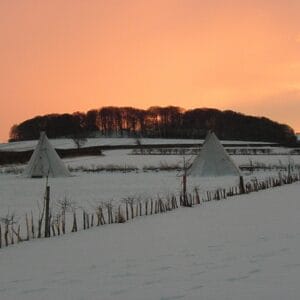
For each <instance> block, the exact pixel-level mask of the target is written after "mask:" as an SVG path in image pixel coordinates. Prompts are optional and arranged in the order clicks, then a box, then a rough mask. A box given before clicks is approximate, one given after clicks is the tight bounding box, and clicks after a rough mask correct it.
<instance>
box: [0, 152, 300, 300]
mask: <svg viewBox="0 0 300 300" xmlns="http://www.w3.org/2000/svg"><path fill="white" fill-rule="evenodd" d="M130 153H131V150H113V151H105V152H104V154H105V155H104V156H90V157H80V158H69V159H64V160H63V161H64V163H65V164H66V165H67V166H69V167H73V168H76V167H82V166H84V167H86V168H93V167H95V166H98V165H102V166H108V165H118V166H121V167H122V166H123V167H124V169H125V168H126V166H135V167H137V171H135V172H130V173H125V172H115V173H111V172H100V173H86V172H81V171H79V172H73V173H72V174H73V176H72V177H69V178H51V179H49V180H50V181H49V183H50V187H51V191H50V194H51V206H52V208H53V209H55V202H56V201H58V200H61V199H63V198H64V197H68V198H69V199H71V200H72V201H75V202H76V204H77V206H78V207H84V208H85V209H86V210H87V211H93V210H94V207H95V205H96V204H98V203H99V202H100V201H113V202H114V203H118V201H121V200H122V199H123V198H125V197H128V196H133V197H135V198H138V197H141V198H142V199H147V198H149V197H153V198H156V197H157V195H161V196H165V195H168V194H177V195H178V193H179V192H180V189H181V178H180V177H179V176H178V175H179V172H178V171H169V172H161V171H159V172H144V171H143V167H144V166H154V167H157V168H159V166H161V165H162V164H165V165H172V164H173V165H176V164H177V165H178V164H182V161H183V156H180V155H130ZM191 158H193V157H186V159H187V160H188V159H191ZM231 158H232V159H233V160H234V162H235V163H236V164H237V165H241V164H249V163H250V161H252V163H253V164H266V165H283V166H287V165H288V164H289V163H290V162H291V161H292V162H294V164H298V165H299V164H300V156H299V155H294V156H288V155H234V156H231ZM13 167H15V168H24V166H13ZM6 169H7V167H1V168H0V204H1V205H0V217H3V216H4V215H5V214H6V213H7V212H8V211H9V212H11V213H12V212H15V213H16V218H17V219H18V221H20V222H23V224H24V219H22V218H23V217H24V214H25V213H30V212H31V211H33V213H34V216H35V219H36V216H37V213H38V205H37V203H38V202H39V201H40V200H41V199H42V198H43V196H44V191H45V184H46V181H45V179H29V178H23V177H22V176H20V175H18V176H17V175H12V174H7V172H6ZM270 174H273V175H274V172H273V173H272V172H270V173H267V172H255V173H253V174H248V176H246V177H245V181H250V180H251V178H253V177H258V178H260V177H262V178H264V177H267V176H269V175H270ZM275 174H276V172H275ZM236 184H237V178H236V177H229V176H228V177H227V178H226V180H225V179H224V178H222V179H221V180H216V179H212V178H206V179H199V178H191V177H188V189H189V190H191V189H193V188H194V187H195V186H197V187H198V188H199V192H200V193H201V192H204V191H206V190H207V189H216V188H218V187H225V186H233V185H236ZM299 193H300V183H295V184H292V185H287V186H282V187H280V188H273V189H270V190H267V191H261V192H254V193H251V194H248V195H243V196H238V197H231V198H227V199H226V200H222V201H212V202H205V203H202V204H201V205H198V206H194V207H193V208H180V209H178V210H175V211H172V212H168V213H166V214H159V215H152V216H147V217H139V218H136V219H134V220H132V221H129V222H127V223H125V224H113V225H106V226H102V227H94V228H93V229H90V230H87V231H82V230H81V231H79V232H77V233H72V234H70V233H68V234H66V235H64V236H61V237H58V238H57V237H52V238H50V239H41V240H37V239H35V240H31V241H29V242H23V243H20V244H16V245H13V246H9V247H7V248H2V249H0V266H1V272H0V295H1V296H0V298H1V299H5V300H7V299H8V300H10V299H11V300H12V299H14V300H15V299H24V300H27V299H28V300H39V299H47V300H48V299H49V300H50V299H75V300H76V299H78V300H79V299H92V300H93V299H104V300H118V299H122V300H126V299H128V300H135V299H136V300H140V299H146V300H147V299H149V300H150V299H159V300H166V299H169V300H171V299H192V300H193V299H208V300H210V299H228V300H229V299H230V300H235V299H236V300H240V299H243V300H244V299H246V300H247V299H249V300H250V299H267V300H268V299H270V300H271V299H272V300H277V299H278V300H279V299H292V300H293V299H298V298H299V293H300V286H299V283H298V281H299V277H300V264H299V263H298V260H299V251H300V218H299V213H300V201H299ZM79 221H80V220H79ZM79 226H80V228H82V226H81V224H79ZM69 231H70V230H69V229H68V230H67V232H69Z"/></svg>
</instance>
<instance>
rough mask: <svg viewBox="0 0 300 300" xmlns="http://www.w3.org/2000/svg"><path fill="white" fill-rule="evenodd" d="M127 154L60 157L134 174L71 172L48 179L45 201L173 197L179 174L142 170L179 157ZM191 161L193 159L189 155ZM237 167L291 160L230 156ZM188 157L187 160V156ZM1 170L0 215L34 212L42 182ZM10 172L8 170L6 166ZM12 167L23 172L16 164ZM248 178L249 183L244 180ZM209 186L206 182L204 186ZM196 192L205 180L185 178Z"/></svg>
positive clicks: (83, 203) (299, 159)
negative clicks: (131, 168) (47, 195)
mask: <svg viewBox="0 0 300 300" xmlns="http://www.w3.org/2000/svg"><path fill="white" fill-rule="evenodd" d="M130 153H131V151H130V150H113V151H105V153H104V154H105V155H104V156H98V157H97V156H94V157H80V158H72V159H65V160H64V162H65V164H66V165H67V166H69V167H72V168H78V167H82V166H83V167H85V168H90V169H93V168H95V167H97V166H100V165H101V166H109V165H117V166H120V167H124V169H126V168H128V167H130V166H134V167H137V168H138V170H137V171H136V172H130V173H123V172H115V173H110V172H100V173H86V172H73V175H74V176H73V177H70V178H50V179H49V184H50V187H51V200H52V203H55V202H57V201H59V200H61V199H63V198H64V197H67V198H68V199H70V200H72V201H74V202H76V204H77V206H79V207H85V209H87V210H93V208H94V207H95V205H96V204H98V203H99V202H101V201H110V200H112V201H120V200H122V199H123V198H125V197H128V196H133V197H135V198H139V197H140V198H142V199H147V198H150V197H153V198H155V197H157V195H160V196H167V195H169V194H177V195H178V194H179V192H180V190H181V177H180V176H179V175H181V173H180V172H178V171H169V172H161V171H159V172H143V168H144V167H149V166H152V167H154V168H159V167H160V166H162V165H169V166H170V165H181V164H182V161H183V157H182V156H180V155H166V156H164V155H130ZM190 158H191V159H193V157H190ZM232 158H233V159H234V160H235V161H236V163H237V164H238V165H243V164H249V161H250V160H252V161H253V162H255V163H264V164H267V165H272V164H275V165H279V164H282V165H287V164H288V163H289V160H290V159H291V158H290V157H288V156H285V155H269V156H266V155H255V156H246V155H236V156H232ZM187 159H189V157H187ZM292 159H293V161H294V163H295V164H300V156H293V157H292ZM6 168H7V167H2V168H0V203H1V205H0V216H3V215H5V214H6V213H7V212H8V211H9V212H11V213H13V212H14V213H15V214H16V215H17V216H20V217H21V216H24V214H25V213H30V212H31V210H33V211H35V210H37V209H38V206H37V202H38V201H39V200H41V199H43V196H44V191H45V184H46V181H45V179H28V178H22V176H20V175H9V174H1V171H2V172H5V169H6ZM9 168H11V167H9ZM17 168H21V169H22V168H23V167H22V166H18V167H17ZM268 175H269V173H261V174H258V173H254V174H249V176H250V177H249V178H250V179H251V178H252V177H255V176H257V177H261V176H265V177H266V176H268ZM250 179H249V180H250ZM209 184H210V185H211V184H212V183H211V181H210V182H209ZM226 184H227V183H225V182H224V179H222V181H219V180H217V181H213V184H212V188H214V189H215V188H218V187H222V186H226ZM236 184H237V180H236V179H232V180H231V179H230V180H229V182H228V184H227V185H231V186H233V185H236ZM194 187H198V188H200V191H201V190H203V191H206V190H207V189H210V188H211V187H208V182H207V181H204V180H199V179H197V178H189V179H188V188H189V189H190V190H192V189H193V188H194Z"/></svg>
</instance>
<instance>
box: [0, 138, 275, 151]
mask: <svg viewBox="0 0 300 300" xmlns="http://www.w3.org/2000/svg"><path fill="white" fill-rule="evenodd" d="M50 142H51V143H52V145H53V146H54V147H55V148H57V149H70V148H75V145H74V143H73V141H72V140H71V139H51V140H50ZM140 142H141V144H142V145H168V144H169V145H170V144H195V145H199V144H202V143H203V140H200V139H148V138H143V139H140ZM222 143H223V144H225V145H226V144H245V145H247V144H250V145H251V144H257V145H268V144H270V143H263V142H251V141H222ZM36 144H37V141H36V140H34V141H22V142H12V143H4V144H0V150H2V151H26V150H32V149H34V147H35V146H36ZM120 145H124V146H125V145H136V139H135V138H90V139H88V141H87V143H86V144H85V145H84V147H93V146H120Z"/></svg>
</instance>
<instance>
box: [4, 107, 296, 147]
mask: <svg viewBox="0 0 300 300" xmlns="http://www.w3.org/2000/svg"><path fill="white" fill-rule="evenodd" d="M42 130H43V131H46V133H47V135H48V137H50V138H59V137H72V136H75V135H81V136H82V135H85V136H87V137H88V136H89V137H92V136H99V135H102V136H105V137H112V136H118V137H135V138H138V137H151V138H204V137H205V135H206V133H207V131H208V130H213V131H214V132H215V133H216V135H217V136H218V137H219V138H220V139H227V140H250V141H268V142H279V143H284V144H290V143H294V142H295V139H296V138H295V133H294V131H293V129H292V128H291V127H289V126H288V125H285V124H279V123H277V122H275V121H272V120H270V119H268V118H265V117H254V116H248V115H244V114H241V113H237V112H234V111H231V110H225V111H221V110H218V109H212V108H196V109H190V110H184V109H182V108H180V107H175V106H168V107H158V106H155V107H150V108H148V109H138V108H134V107H113V106H107V107H102V108H100V109H92V110H89V111H88V112H86V113H83V112H75V113H73V114H48V115H44V116H36V117H34V118H32V119H29V120H26V121H24V122H22V123H20V124H15V125H13V126H12V128H11V130H10V141H20V140H32V139H37V138H38V137H39V134H40V131H42Z"/></svg>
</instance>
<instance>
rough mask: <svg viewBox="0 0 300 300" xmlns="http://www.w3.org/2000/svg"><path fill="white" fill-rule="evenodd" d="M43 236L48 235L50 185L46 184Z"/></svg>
mask: <svg viewBox="0 0 300 300" xmlns="http://www.w3.org/2000/svg"><path fill="white" fill-rule="evenodd" d="M45 237H50V186H48V185H47V186H46V196H45Z"/></svg>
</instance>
